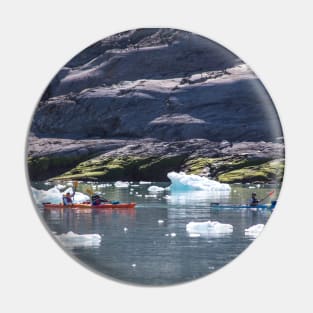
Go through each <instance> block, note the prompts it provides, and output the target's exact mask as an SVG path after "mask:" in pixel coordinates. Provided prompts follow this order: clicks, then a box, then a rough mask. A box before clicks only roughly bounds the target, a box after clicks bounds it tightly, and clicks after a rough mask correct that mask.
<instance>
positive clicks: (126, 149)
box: [28, 29, 284, 181]
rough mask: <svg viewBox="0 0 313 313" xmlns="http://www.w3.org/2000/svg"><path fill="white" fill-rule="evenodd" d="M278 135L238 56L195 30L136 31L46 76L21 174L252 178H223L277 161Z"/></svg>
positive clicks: (259, 88) (280, 152)
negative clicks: (175, 173)
mask: <svg viewBox="0 0 313 313" xmlns="http://www.w3.org/2000/svg"><path fill="white" fill-rule="evenodd" d="M282 136H283V135H282V131H281V127H280V123H279V119H278V116H277V112H276V110H275V107H274V105H273V103H272V101H271V99H270V97H269V95H268V94H267V92H266V91H265V90H264V87H263V85H262V84H261V82H260V81H259V80H258V78H257V77H256V76H255V75H254V73H253V72H252V71H251V69H249V67H248V66H247V65H245V64H244V63H243V62H242V61H241V60H240V59H239V58H238V57H237V56H235V55H234V54H232V53H231V52H230V51H228V50H227V49H224V48H222V47H221V46H219V45H218V44H216V43H215V42H212V41H210V40H208V39H206V38H203V37H201V36H198V35H195V34H193V33H189V32H184V31H179V30H175V29H137V30H131V31H127V32H124V33H120V34H117V35H114V36H111V37H108V38H106V39H104V40H101V41H99V42H97V43H95V44H94V45H92V46H90V47H88V48H87V49H85V50H84V51H82V52H81V53H80V54H78V55H77V56H75V57H74V58H73V59H72V60H71V61H70V62H68V63H67V64H66V65H65V66H64V67H63V68H62V69H61V70H60V72H59V73H58V74H57V75H56V76H55V78H54V79H53V80H52V82H51V83H50V85H49V86H48V88H47V89H46V91H45V93H44V95H43V97H42V99H41V101H40V103H39V105H38V108H37V110H36V112H35V114H34V117H33V122H32V126H31V133H30V136H29V145H28V156H29V159H28V164H29V175H30V178H31V179H47V178H51V177H54V176H59V177H62V178H77V179H78V178H79V179H85V180H87V179H89V178H93V179H104V180H114V179H122V178H129V179H132V180H136V179H137V178H138V179H149V180H164V179H165V178H166V171H167V170H168V169H169V170H184V171H186V172H194V173H200V174H202V175H206V176H210V177H213V178H215V179H220V180H224V181H240V179H241V181H253V180H254V178H253V175H250V176H251V177H250V176H249V177H250V178H247V177H246V176H245V177H244V178H242V177H243V176H242V175H241V174H242V173H240V172H235V173H231V174H228V175H226V173H230V172H231V171H236V170H237V171H238V170H240V169H242V168H243V167H245V166H261V165H262V164H265V163H266V162H269V161H271V160H274V159H276V160H282V159H283V157H284V145H283V143H282V142H281V141H282V138H283V137H282ZM114 160H115V161H114ZM88 162H89V163H88ZM279 162H280V161H279ZM282 162H283V161H282ZM221 163H225V164H228V166H226V167H225V166H224V168H223V166H220V165H219V164H221ZM239 164H240V165H239ZM265 167H266V169H269V168H271V165H269V166H265V165H264V167H263V168H262V169H265ZM149 170H153V171H154V173H155V176H153V177H151V174H149ZM251 171H252V172H253V171H255V172H257V171H259V172H260V171H261V170H260V168H253V169H251ZM269 172H270V170H269ZM156 173H158V174H157V175H156ZM272 174H273V173H272V172H271V174H269V175H267V176H266V175H265V176H266V177H265V176H264V177H263V176H262V175H261V176H262V177H263V180H264V181H271V180H275V177H276V176H277V177H280V176H279V175H280V174H277V173H276V174H277V175H276V174H275V175H276V176H275V175H274V174H273V175H272ZM149 175H150V176H149ZM240 175H241V176H240ZM261 176H260V175H259V178H260V177H261ZM240 177H241V178H240ZM260 180H262V179H261V178H260ZM278 180H281V178H278Z"/></svg>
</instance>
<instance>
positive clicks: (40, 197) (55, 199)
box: [31, 187, 90, 204]
mask: <svg viewBox="0 0 313 313" xmlns="http://www.w3.org/2000/svg"><path fill="white" fill-rule="evenodd" d="M31 189H32V193H33V197H34V200H35V202H36V203H37V204H42V203H44V202H50V203H56V204H58V203H61V202H63V194H65V193H67V192H69V193H70V194H72V193H73V189H72V187H70V188H67V189H66V190H65V191H64V192H61V191H60V190H59V189H58V188H57V187H53V188H50V189H49V190H39V189H36V188H33V187H32V188H31ZM89 200H90V198H89V196H87V195H85V194H83V193H82V192H78V191H76V192H75V195H74V199H73V202H74V203H81V202H84V201H89Z"/></svg>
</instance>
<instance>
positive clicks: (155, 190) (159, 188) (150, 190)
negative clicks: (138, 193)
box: [148, 186, 164, 192]
mask: <svg viewBox="0 0 313 313" xmlns="http://www.w3.org/2000/svg"><path fill="white" fill-rule="evenodd" d="M148 191H149V192H162V191H164V188H163V187H158V186H150V187H149V188H148Z"/></svg>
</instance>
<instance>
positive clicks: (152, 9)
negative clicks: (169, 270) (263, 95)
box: [0, 0, 313, 313]
mask: <svg viewBox="0 0 313 313" xmlns="http://www.w3.org/2000/svg"><path fill="white" fill-rule="evenodd" d="M290 3H291V2H290ZM292 3H293V4H287V3H286V1H266V0H263V1H262V2H251V1H240V0H237V1H232V2H230V1H229V2H226V1H214V2H211V1H196V0H195V1H190V2H188V3H186V4H184V2H182V1H178V0H172V1H163V0H159V1H155V2H150V1H128V2H126V1H125V2H124V3H123V2H122V1H115V2H114V1H93V0H89V1H57V0H55V1H41V2H40V1H33V0H29V1H10V2H8V1H7V2H6V4H3V3H2V4H1V10H0V12H1V13H0V14H1V18H0V22H1V28H0V29H1V37H0V38H1V59H0V60H1V87H2V88H1V96H2V97H1V100H2V101H1V102H2V103H1V115H0V116H1V139H2V140H1V143H2V149H1V165H2V166H1V174H2V175H1V180H0V181H1V201H2V202H3V204H2V205H1V215H0V221H1V227H0V229H1V237H0V238H1V248H2V249H1V250H2V251H1V276H0V277H1V289H2V291H1V294H2V297H1V298H2V300H1V304H0V308H1V311H2V312H21V311H32V312H39V311H43V310H44V311H45V312H58V311H62V312H67V311H68V312H69V311H70V312H93V310H97V311H99V310H103V311H113V312H120V311H121V312H122V311H123V312H132V311H135V312H164V311H166V312H171V311H174V310H175V311H178V312H190V311H192V312H197V311H199V312H202V311H208V312H210V311H211V312H212V311H213V310H215V312H229V311H230V310H231V311H232V312H237V311H240V312H241V313H245V312H253V313H257V312H262V313H263V312H265V311H268V310H270V311H275V310H279V311H282V310H288V311H293V312H295V311H297V312H309V311H311V312H312V308H313V305H312V301H311V299H310V296H311V289H309V286H308V285H306V283H307V282H308V281H310V280H311V279H312V278H313V275H312V274H313V270H312V264H313V262H312V261H313V259H312V253H311V251H312V242H311V240H312V234H311V228H312V226H311V225H312V221H313V214H312V212H313V208H312V203H310V202H311V201H310V198H311V192H310V191H311V189H312V188H311V187H310V180H311V177H310V174H311V173H312V170H311V168H310V164H311V163H310V161H311V158H310V157H311V152H312V140H311V138H310V137H311V136H310V137H309V135H310V134H312V124H313V122H312V114H311V113H312V109H311V108H312V103H311V102H312V97H311V95H310V94H309V93H310V91H311V88H312V87H311V84H312V55H313V53H312V52H313V51H312V37H311V34H310V33H309V30H310V29H312V27H313V25H312V18H311V14H310V12H311V10H310V8H309V3H310V2H309V1H302V0H299V1H297V2H296V4H297V5H296V4H294V2H292ZM138 27H140V28H142V27H173V28H180V29H183V30H188V31H192V32H195V33H198V34H201V35H204V36H206V37H208V38H210V39H212V40H215V41H217V42H218V43H220V44H222V45H224V46H225V47H226V48H229V49H230V50H231V51H232V52H234V53H235V54H237V55H238V56H239V57H240V58H242V60H243V61H245V62H246V63H247V64H249V65H250V66H251V67H252V69H253V70H254V71H255V72H256V74H257V75H258V77H259V78H260V79H261V81H262V82H263V83H264V85H265V87H266V88H267V90H268V91H269V93H270V95H271V96H272V98H273V101H274V103H275V105H276V108H277V110H278V113H279V115H280V118H281V123H282V126H283V130H284V135H285V140H286V172H285V179H284V184H283V188H282V190H281V194H280V198H279V201H278V205H277V209H276V210H275V213H274V214H273V216H272V217H271V219H270V220H269V222H268V224H267V225H266V228H265V231H264V232H263V233H262V235H261V236H260V237H259V238H258V239H257V240H256V241H255V242H254V243H253V244H252V245H251V246H250V247H249V248H248V249H247V250H246V251H245V252H244V253H243V254H241V255H240V256H239V257H237V258H236V259H235V260H234V261H233V262H231V263H230V264H229V265H227V266H225V267H223V268H222V269H221V270H219V271H217V272H216V273H214V274H211V275H209V276H207V277H205V278H202V279H199V280H197V281H193V282H191V283H187V284H183V285H179V286H174V287H163V288H151V287H150V288H147V287H145V288H144V287H136V286H132V285H126V284H122V283H119V282H115V281H112V280H110V279H107V278H103V277H102V276H99V275H97V274H94V273H93V272H91V271H89V270H88V269H86V268H84V267H83V266H81V265H80V264H78V263H76V262H75V261H74V260H73V259H72V258H71V257H70V256H68V255H67V254H66V253H65V252H64V251H63V250H62V249H60V247H59V246H58V245H57V244H56V242H55V241H54V240H52V238H51V237H50V235H49V234H48V232H47V231H46V229H45V227H44V225H42V224H41V222H40V220H39V217H38V215H37V214H36V212H35V209H34V208H33V203H32V201H31V198H30V194H29V190H28V185H27V178H26V175H25V146H26V136H27V131H28V128H29V126H30V122H31V118H32V114H33V112H34V110H35V107H36V105H37V102H38V100H39V98H40V96H41V94H42V92H43V90H44V88H45V87H46V86H47V85H48V83H49V82H50V80H51V79H52V77H53V76H54V75H55V74H56V73H57V72H58V71H59V69H60V68H61V66H62V65H63V64H64V63H66V62H67V61H68V60H69V59H70V58H72V57H73V56H74V55H75V54H77V53H78V52H80V51H81V50H82V49H84V48H85V47H87V46H89V45H90V44H92V43H94V42H96V41H98V40H100V39H102V38H104V37H106V36H109V35H112V34H114V33H117V32H120V31H124V30H128V29H133V28H138ZM309 84H310V85H309ZM3 96H4V97H3ZM308 201H309V202H308ZM15 202H16V203H18V204H15Z"/></svg>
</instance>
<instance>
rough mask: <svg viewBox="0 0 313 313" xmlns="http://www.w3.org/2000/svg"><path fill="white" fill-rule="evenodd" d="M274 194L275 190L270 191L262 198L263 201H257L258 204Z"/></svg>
mask: <svg viewBox="0 0 313 313" xmlns="http://www.w3.org/2000/svg"><path fill="white" fill-rule="evenodd" d="M274 193H275V190H272V191H271V192H270V193H269V194H268V195H267V196H266V197H264V198H263V199H261V200H260V201H259V203H260V202H263V201H264V200H265V199H267V198H268V197H270V196H271V195H273V194H274Z"/></svg>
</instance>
